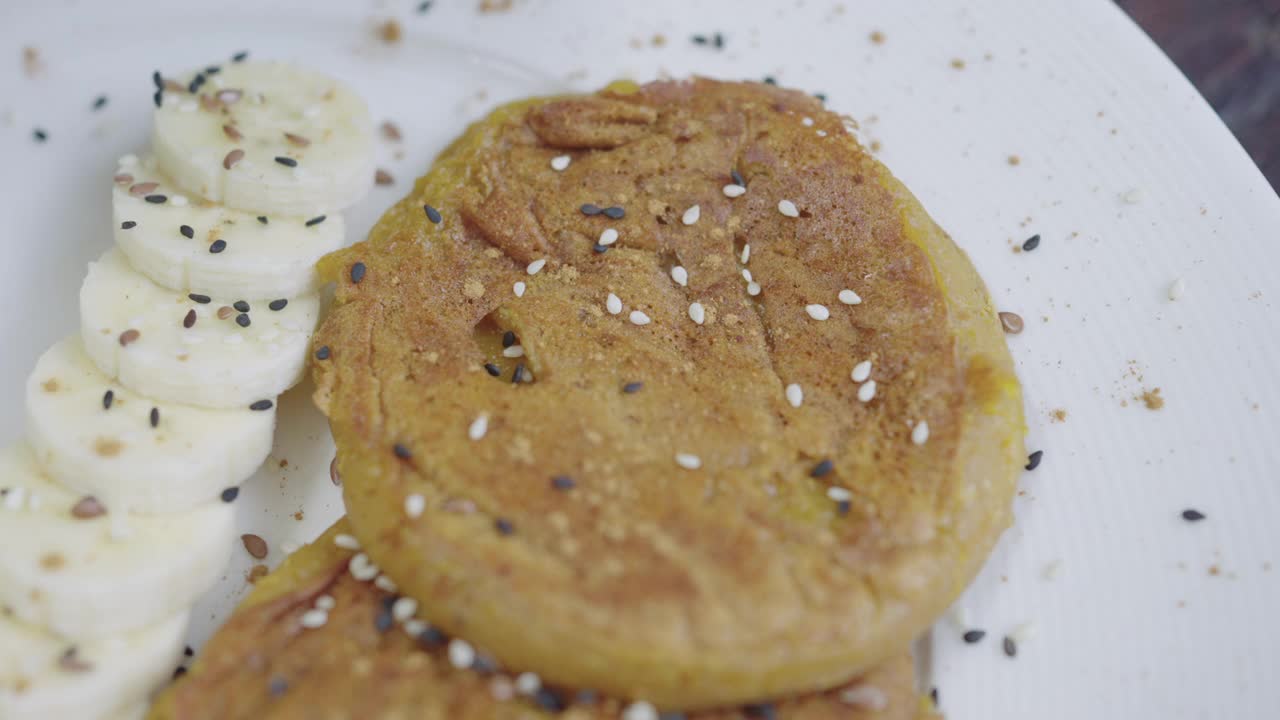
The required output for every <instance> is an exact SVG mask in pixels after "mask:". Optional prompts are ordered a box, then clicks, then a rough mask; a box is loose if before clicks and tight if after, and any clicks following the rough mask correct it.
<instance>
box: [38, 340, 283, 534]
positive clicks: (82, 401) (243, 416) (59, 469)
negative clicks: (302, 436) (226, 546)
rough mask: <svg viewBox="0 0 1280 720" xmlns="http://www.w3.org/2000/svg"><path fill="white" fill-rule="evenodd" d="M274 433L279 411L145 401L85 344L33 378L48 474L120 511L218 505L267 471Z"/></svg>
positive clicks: (68, 345)
mask: <svg viewBox="0 0 1280 720" xmlns="http://www.w3.org/2000/svg"><path fill="white" fill-rule="evenodd" d="M153 421H154V424H153ZM274 428H275V408H274V407H273V408H271V409H269V410H265V411H254V410H250V409H248V408H247V407H245V408H235V409H230V410H212V409H206V408H198V407H192V406H189V405H179V404H176V403H172V402H165V401H156V400H150V399H148V398H145V397H143V396H141V395H138V394H136V393H134V392H132V391H130V390H128V389H126V388H124V387H121V386H120V385H118V384H116V383H113V382H112V381H111V380H110V379H109V378H107V377H106V376H104V375H103V374H102V373H101V372H100V371H99V370H98V368H97V367H96V366H95V365H94V364H93V362H92V361H91V360H90V359H89V356H88V355H85V352H84V345H83V343H82V341H81V339H80V338H79V337H78V336H73V337H69V338H66V339H64V340H62V341H61V342H59V343H58V344H56V345H54V346H53V347H52V348H50V349H49V350H48V351H47V352H46V353H45V354H44V355H43V356H41V357H40V360H39V361H38V362H37V363H36V368H35V370H34V371H33V372H32V373H31V376H30V377H28V378H27V438H28V440H29V442H30V443H31V446H32V449H33V450H34V451H35V454H36V458H37V459H38V461H39V463H40V466H41V467H42V468H43V469H44V471H45V472H46V473H48V474H49V476H50V477H52V478H53V479H54V480H57V481H58V482H59V483H61V484H62V485H63V486H65V487H67V488H69V489H71V490H74V491H76V492H79V493H84V494H85V495H92V496H93V497H94V498H96V499H97V500H99V501H100V502H101V503H102V504H103V505H105V506H106V507H107V508H110V509H111V510H115V511H119V512H125V511H134V512H143V513H157V512H180V511H183V510H189V509H191V508H193V507H195V506H197V505H199V504H201V503H205V502H209V501H212V500H214V499H216V498H217V497H218V494H219V493H221V492H222V491H223V490H225V489H226V488H228V487H230V486H234V485H239V484H240V483H242V482H244V480H245V479H246V478H248V477H249V476H250V475H252V474H253V472H254V470H256V469H257V468H258V466H259V465H261V464H262V461H263V460H265V459H266V457H267V454H268V453H269V452H271V441H272V432H273V430H274Z"/></svg>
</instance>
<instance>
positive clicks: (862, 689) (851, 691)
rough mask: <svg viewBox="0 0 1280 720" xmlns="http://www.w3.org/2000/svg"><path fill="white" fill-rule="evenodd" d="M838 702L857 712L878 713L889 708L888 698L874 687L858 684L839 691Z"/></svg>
mask: <svg viewBox="0 0 1280 720" xmlns="http://www.w3.org/2000/svg"><path fill="white" fill-rule="evenodd" d="M840 701H841V702H843V703H845V704H846V705H852V706H853V707H855V708H857V709H859V710H869V711H871V712H880V711H881V710H884V709H885V708H887V707H889V698H888V697H887V696H886V695H885V694H884V691H883V690H881V689H880V688H878V687H876V686H875V685H866V684H859V685H854V686H853V687H851V688H845V689H844V690H841V691H840Z"/></svg>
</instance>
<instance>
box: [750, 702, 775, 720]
mask: <svg viewBox="0 0 1280 720" xmlns="http://www.w3.org/2000/svg"><path fill="white" fill-rule="evenodd" d="M742 714H743V715H746V716H747V717H749V718H756V719H758V720H778V711H777V710H775V709H774V707H773V703H757V704H755V705H745V706H743V708H742Z"/></svg>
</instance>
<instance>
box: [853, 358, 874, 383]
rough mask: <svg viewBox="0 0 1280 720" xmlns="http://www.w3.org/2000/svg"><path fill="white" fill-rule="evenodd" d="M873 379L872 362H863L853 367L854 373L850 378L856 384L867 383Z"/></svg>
mask: <svg viewBox="0 0 1280 720" xmlns="http://www.w3.org/2000/svg"><path fill="white" fill-rule="evenodd" d="M869 377H871V361H870V360H863V361H862V362H860V363H858V364H857V365H854V366H853V372H851V373H849V378H850V379H851V380H853V381H854V382H856V383H860V382H866V380H867V378H869Z"/></svg>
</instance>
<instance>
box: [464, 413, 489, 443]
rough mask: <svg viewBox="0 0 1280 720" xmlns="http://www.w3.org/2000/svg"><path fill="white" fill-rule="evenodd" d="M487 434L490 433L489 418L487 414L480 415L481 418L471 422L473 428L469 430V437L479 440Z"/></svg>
mask: <svg viewBox="0 0 1280 720" xmlns="http://www.w3.org/2000/svg"><path fill="white" fill-rule="evenodd" d="M487 432H489V416H488V414H486V413H480V415H479V417H477V418H476V419H475V420H472V421H471V427H469V428H467V437H469V438H471V439H472V440H479V439H481V438H483V437H484V434H485V433H487Z"/></svg>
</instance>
